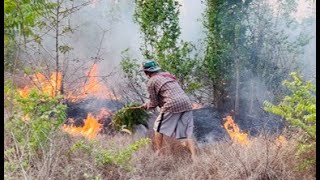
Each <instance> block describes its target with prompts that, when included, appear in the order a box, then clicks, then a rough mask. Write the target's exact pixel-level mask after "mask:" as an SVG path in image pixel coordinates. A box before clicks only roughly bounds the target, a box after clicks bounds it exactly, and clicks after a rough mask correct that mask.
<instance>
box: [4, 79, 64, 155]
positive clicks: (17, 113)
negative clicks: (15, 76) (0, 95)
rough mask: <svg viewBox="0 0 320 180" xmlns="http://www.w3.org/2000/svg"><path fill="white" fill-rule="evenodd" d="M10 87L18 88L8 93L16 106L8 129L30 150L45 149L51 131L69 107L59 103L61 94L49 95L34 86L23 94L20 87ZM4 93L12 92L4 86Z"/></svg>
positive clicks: (59, 123) (55, 127)
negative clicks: (11, 93)
mask: <svg viewBox="0 0 320 180" xmlns="http://www.w3.org/2000/svg"><path fill="white" fill-rule="evenodd" d="M7 86H10V84H8V85H7ZM11 90H13V91H15V92H14V93H15V95H14V96H13V97H11V96H9V95H8V97H11V98H10V99H9V101H11V103H13V107H14V108H13V113H12V114H13V116H12V117H10V118H9V120H8V122H7V123H6V124H5V131H7V133H10V134H11V133H12V136H13V137H12V138H14V140H15V141H17V143H18V144H19V145H21V146H22V147H26V148H28V149H29V150H30V151H31V152H34V151H37V150H39V149H40V148H46V146H47V143H48V142H49V140H50V139H49V137H50V135H51V133H52V132H54V131H56V130H57V129H58V128H59V127H60V125H61V124H62V123H63V122H64V120H65V118H66V114H65V110H66V106H65V105H63V104H61V103H60V101H61V98H62V97H50V96H48V95H46V94H43V93H41V92H39V91H37V90H35V89H33V90H31V92H30V93H29V94H28V96H27V97H22V96H20V94H19V93H18V92H17V90H14V89H11ZM5 93H10V88H8V87H7V88H5Z"/></svg>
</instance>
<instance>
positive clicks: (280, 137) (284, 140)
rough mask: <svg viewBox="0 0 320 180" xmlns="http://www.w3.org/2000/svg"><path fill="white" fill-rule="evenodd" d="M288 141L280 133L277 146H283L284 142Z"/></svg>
mask: <svg viewBox="0 0 320 180" xmlns="http://www.w3.org/2000/svg"><path fill="white" fill-rule="evenodd" d="M286 142H287V140H286V138H285V137H284V136H282V135H280V136H279V137H278V138H277V139H276V144H277V146H281V145H282V144H285V143H286Z"/></svg>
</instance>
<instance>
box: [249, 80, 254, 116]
mask: <svg viewBox="0 0 320 180" xmlns="http://www.w3.org/2000/svg"><path fill="white" fill-rule="evenodd" d="M253 87H254V86H253V80H252V78H251V80H250V104H249V114H250V115H252V111H253V93H254V92H253Z"/></svg>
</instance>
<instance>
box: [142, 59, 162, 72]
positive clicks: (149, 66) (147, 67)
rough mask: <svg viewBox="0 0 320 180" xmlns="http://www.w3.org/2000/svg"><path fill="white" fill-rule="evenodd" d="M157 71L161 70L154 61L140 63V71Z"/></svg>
mask: <svg viewBox="0 0 320 180" xmlns="http://www.w3.org/2000/svg"><path fill="white" fill-rule="evenodd" d="M159 70H161V68H160V67H159V65H158V64H157V63H156V62H155V61H154V60H147V61H145V62H143V63H142V68H141V70H140V71H147V72H157V71H159Z"/></svg>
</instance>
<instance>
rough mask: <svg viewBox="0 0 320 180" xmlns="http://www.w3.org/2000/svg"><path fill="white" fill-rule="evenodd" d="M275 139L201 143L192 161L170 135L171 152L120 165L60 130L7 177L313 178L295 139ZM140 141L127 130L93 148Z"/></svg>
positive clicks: (147, 153) (138, 156)
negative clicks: (103, 161) (103, 160)
mask: <svg viewBox="0 0 320 180" xmlns="http://www.w3.org/2000/svg"><path fill="white" fill-rule="evenodd" d="M275 139H276V137H273V136H269V135H268V136H267V135H261V136H259V137H256V138H253V139H251V145H250V146H247V147H245V146H242V145H239V144H236V143H233V142H231V141H230V140H225V141H222V142H217V143H215V144H207V145H200V148H199V149H200V151H199V155H198V158H197V162H194V163H193V162H192V161H191V158H190V155H189V153H188V151H187V150H186V148H184V147H182V146H180V145H179V144H178V143H177V142H176V141H170V140H168V139H167V141H166V144H167V155H165V156H155V154H154V152H153V147H152V146H151V145H150V146H148V147H147V148H142V149H140V150H138V151H137V152H136V153H135V154H134V155H133V157H132V160H131V162H128V164H130V166H131V169H130V170H128V169H124V168H121V167H119V166H117V165H105V166H101V165H98V164H96V163H95V157H94V156H93V155H92V154H90V153H88V152H89V151H88V152H86V151H87V150H79V151H71V149H72V145H73V144H74V143H75V142H77V141H79V140H83V139H82V138H75V137H69V136H68V135H65V134H64V133H58V134H56V135H55V136H54V137H52V143H51V146H50V149H49V151H46V152H41V153H43V154H42V155H43V156H42V157H41V158H39V157H35V156H33V157H29V159H30V164H28V166H27V167H26V168H18V169H17V170H16V171H10V170H6V171H5V179H133V180H135V179H139V180H140V179H143V180H149V179H150V180H151V179H152V180H157V179H169V180H170V179H172V180H173V179H174V180H180V179H181V180H183V179H188V180H190V179H199V180H200V179H201V180H202V179H219V180H220V179H225V180H228V179H254V180H256V179H286V180H287V179H315V169H314V171H302V172H300V171H298V170H296V169H295V167H296V166H297V165H298V163H299V160H298V159H297V158H295V156H294V154H295V148H294V147H295V146H296V144H297V141H296V140H294V139H289V140H287V142H286V143H283V144H281V145H279V144H277V143H276V141H275ZM136 140H137V138H135V137H132V136H129V135H123V134H122V135H120V134H119V135H117V136H114V137H110V136H106V135H101V136H99V137H98V138H97V140H96V143H95V145H94V146H93V147H91V148H104V149H114V150H116V149H123V148H125V147H126V146H127V145H129V144H130V143H133V142H134V141H136ZM5 142H6V141H5ZM6 143H13V142H11V141H7V142H6ZM5 147H9V146H8V144H5ZM27 153H28V152H20V153H19V154H18V155H17V154H16V155H11V156H7V157H6V162H7V163H8V162H9V163H15V164H17V163H19V158H20V159H21V157H22V156H26V155H27ZM9 177H10V178H9Z"/></svg>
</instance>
